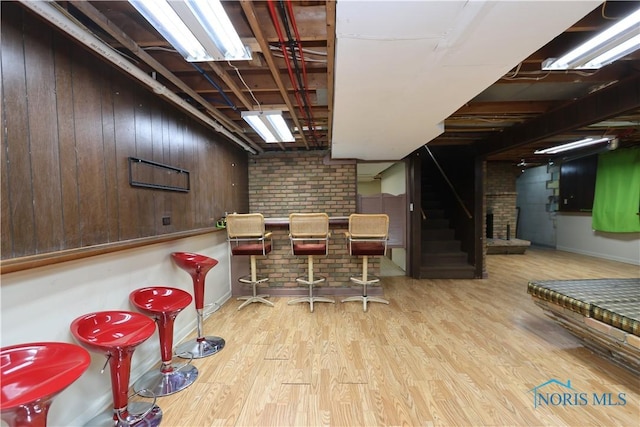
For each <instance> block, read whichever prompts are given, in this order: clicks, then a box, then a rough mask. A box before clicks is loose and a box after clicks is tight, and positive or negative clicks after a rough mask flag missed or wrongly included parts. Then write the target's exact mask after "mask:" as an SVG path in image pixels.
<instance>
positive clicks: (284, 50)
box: [267, 0, 313, 133]
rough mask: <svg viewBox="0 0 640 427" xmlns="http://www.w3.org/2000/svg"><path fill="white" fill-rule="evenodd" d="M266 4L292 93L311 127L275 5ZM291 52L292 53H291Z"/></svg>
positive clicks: (271, 1) (269, 0)
mask: <svg viewBox="0 0 640 427" xmlns="http://www.w3.org/2000/svg"><path fill="white" fill-rule="evenodd" d="M267 5H268V6H269V14H270V15H271V20H272V21H273V26H274V27H275V29H276V32H277V33H278V40H279V42H280V49H281V50H282V54H283V55H284V62H285V64H286V65H287V72H288V73H289V79H290V80H291V84H292V86H293V91H294V94H295V96H296V100H297V101H298V108H299V110H300V113H301V114H302V115H303V116H306V117H307V123H308V125H307V126H308V127H309V129H311V128H312V127H313V126H312V124H311V123H309V120H310V118H309V117H308V115H307V114H306V112H305V111H304V108H303V101H302V99H301V98H300V89H298V84H297V83H296V79H295V77H294V75H293V69H292V68H291V63H290V62H289V51H288V50H287V48H286V42H285V40H284V36H283V34H282V29H281V28H280V22H279V21H278V16H277V14H276V10H275V6H274V4H273V0H268V1H267ZM292 54H293V53H292ZM300 132H301V133H302V132H303V131H302V128H300Z"/></svg>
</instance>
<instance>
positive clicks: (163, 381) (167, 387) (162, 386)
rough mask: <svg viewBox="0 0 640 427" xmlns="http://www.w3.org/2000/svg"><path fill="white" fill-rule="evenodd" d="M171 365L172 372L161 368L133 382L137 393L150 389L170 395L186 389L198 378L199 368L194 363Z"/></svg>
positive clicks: (158, 394) (154, 392)
mask: <svg viewBox="0 0 640 427" xmlns="http://www.w3.org/2000/svg"><path fill="white" fill-rule="evenodd" d="M189 357H191V356H189ZM171 367H172V368H173V370H172V371H171V372H162V371H161V370H160V369H155V370H153V371H149V372H147V373H146V374H144V375H143V376H142V377H141V378H140V379H139V380H138V381H136V382H135V384H133V390H134V391H135V392H136V393H138V392H140V391H142V390H150V391H151V392H153V394H155V395H156V396H168V395H170V394H173V393H176V392H178V391H180V390H184V389H185V388H187V387H189V386H190V385H191V384H193V383H194V381H195V380H196V378H198V368H196V367H195V366H193V365H190V364H186V365H176V364H173V365H171Z"/></svg>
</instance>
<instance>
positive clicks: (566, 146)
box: [533, 137, 613, 154]
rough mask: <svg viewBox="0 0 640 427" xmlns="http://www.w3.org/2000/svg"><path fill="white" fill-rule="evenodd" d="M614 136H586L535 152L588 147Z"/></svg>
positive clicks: (551, 152) (559, 151) (560, 151)
mask: <svg viewBox="0 0 640 427" xmlns="http://www.w3.org/2000/svg"><path fill="white" fill-rule="evenodd" d="M612 139H613V137H606V138H597V139H596V138H585V139H581V140H580V141H575V142H569V143H568V144H562V145H558V146H556V147H550V148H545V149H544V150H536V151H534V152H533V153H534V154H557V153H562V152H564V151H569V150H575V149H577V148H582V147H587V146H589V145H594V144H599V143H601V142H609V141H611V140H612Z"/></svg>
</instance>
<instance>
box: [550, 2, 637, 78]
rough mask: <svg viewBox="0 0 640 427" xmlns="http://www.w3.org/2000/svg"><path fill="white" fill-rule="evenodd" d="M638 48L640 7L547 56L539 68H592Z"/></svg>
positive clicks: (599, 66) (609, 62) (601, 65)
mask: <svg viewBox="0 0 640 427" xmlns="http://www.w3.org/2000/svg"><path fill="white" fill-rule="evenodd" d="M637 49H640V9H638V10H636V11H635V12H633V13H632V14H631V15H629V16H627V17H626V18H624V19H622V20H620V21H619V22H617V23H616V24H615V25H613V26H611V27H609V28H608V29H606V30H604V31H603V32H601V33H600V34H598V35H596V36H594V37H592V38H591V39H589V40H587V41H586V42H585V43H583V44H581V45H580V46H578V47H576V48H575V49H573V50H572V51H570V52H569V53H567V54H566V55H563V56H561V57H560V58H557V59H556V58H551V59H547V60H546V61H544V62H543V63H542V69H543V70H573V69H575V70H594V69H598V68H602V67H604V66H605V65H608V64H611V63H612V62H613V61H615V60H617V59H620V58H622V57H623V56H626V55H628V54H630V53H631V52H633V51H635V50H637Z"/></svg>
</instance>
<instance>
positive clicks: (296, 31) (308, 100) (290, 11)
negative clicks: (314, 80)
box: [285, 1, 318, 141]
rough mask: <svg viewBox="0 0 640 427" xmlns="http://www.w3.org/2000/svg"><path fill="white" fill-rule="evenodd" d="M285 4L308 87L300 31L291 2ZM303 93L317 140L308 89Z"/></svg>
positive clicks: (307, 86) (312, 129) (310, 128)
mask: <svg viewBox="0 0 640 427" xmlns="http://www.w3.org/2000/svg"><path fill="white" fill-rule="evenodd" d="M285 3H286V4H287V9H288V10H289V20H290V21H291V27H293V32H294V34H295V35H296V43H297V45H298V52H300V62H302V77H303V79H304V87H305V88H307V89H308V88H309V81H308V79H307V66H306V65H305V62H304V53H303V52H302V44H301V43H300V33H299V32H298V25H297V24H296V17H295V15H294V14H293V4H292V2H290V1H286V2H285ZM294 54H295V53H294V52H292V55H294ZM304 95H305V97H306V99H307V105H308V106H309V114H310V115H311V118H310V119H311V125H310V126H309V130H310V131H311V132H312V133H313V137H314V139H315V140H316V141H317V140H318V136H317V134H316V129H315V126H313V123H315V121H314V120H313V112H312V111H311V99H310V98H309V91H308V90H305V91H304Z"/></svg>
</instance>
